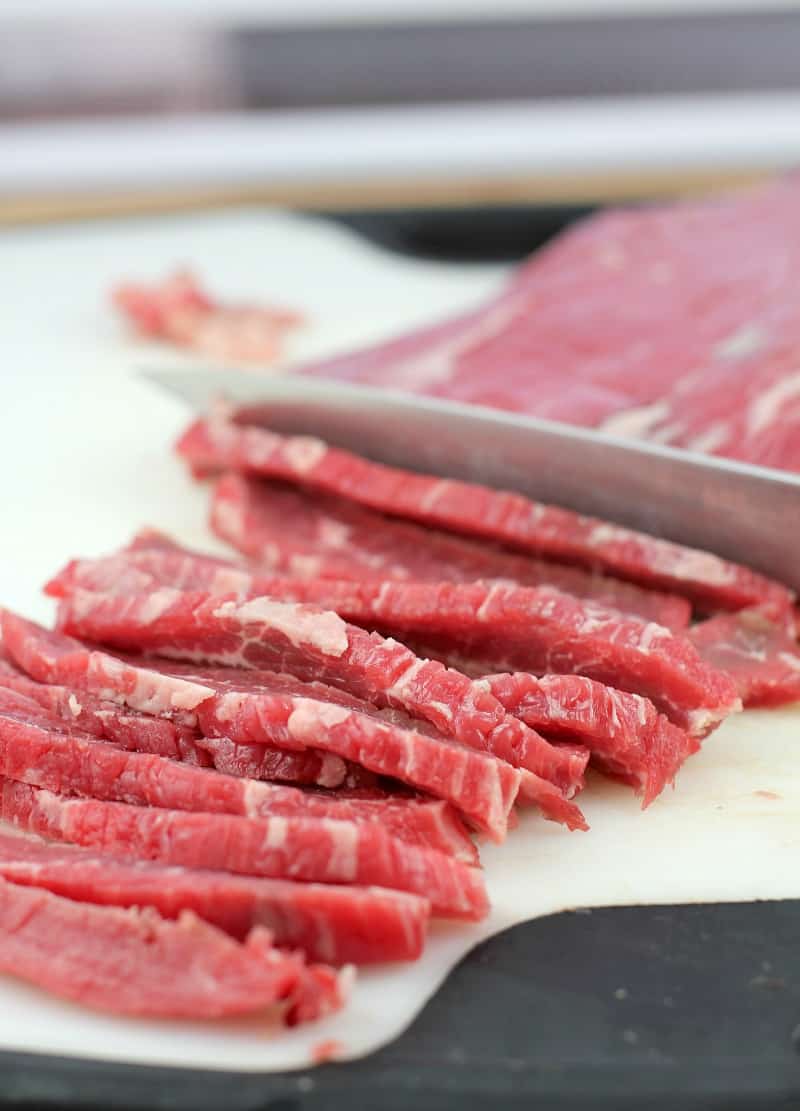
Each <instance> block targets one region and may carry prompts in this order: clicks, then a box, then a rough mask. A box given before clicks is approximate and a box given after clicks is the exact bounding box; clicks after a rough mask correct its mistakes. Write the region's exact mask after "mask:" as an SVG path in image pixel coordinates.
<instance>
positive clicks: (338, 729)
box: [148, 658, 577, 840]
mask: <svg viewBox="0 0 800 1111" xmlns="http://www.w3.org/2000/svg"><path fill="white" fill-rule="evenodd" d="M148 662H149V664H150V666H152V667H158V668H159V669H160V670H163V671H165V672H168V673H172V672H173V669H175V670H176V671H177V673H178V674H179V675H184V674H187V669H186V665H181V664H180V663H174V662H173V661H171V660H160V659H157V658H150V659H149V660H148ZM190 674H193V675H196V676H202V678H203V680H204V681H205V682H206V683H207V684H208V685H209V686H213V687H214V688H215V689H216V691H217V697H216V698H215V699H213V700H211V701H209V702H208V703H206V704H205V705H204V706H202V707H201V708H200V725H201V727H202V728H203V730H204V732H205V734H206V736H205V737H204V738H203V739H201V740H199V741H198V744H200V745H203V746H209V750H210V751H212V752H213V754H214V760H215V766H216V767H220V768H223V767H224V768H226V770H230V771H232V772H233V773H234V774H243V773H242V772H240V771H239V770H238V769H239V768H240V766H241V765H240V761H244V762H245V765H246V766H250V761H252V760H257V759H258V756H257V753H258V748H259V747H260V745H263V744H264V743H270V742H271V743H274V744H277V745H285V746H286V747H288V748H291V747H296V746H298V745H299V746H302V745H305V744H307V743H313V744H316V745H320V744H323V743H324V744H326V745H328V746H330V747H331V748H332V749H333V750H334V751H336V752H339V753H342V754H345V755H347V756H348V757H349V758H350V759H352V760H358V761H359V762H360V763H363V764H364V765H366V766H368V767H370V768H372V769H373V770H375V771H376V772H380V773H381V774H383V775H385V776H389V777H391V778H393V779H395V780H398V781H401V782H403V783H406V784H408V785H409V786H411V787H414V788H416V789H418V790H421V791H425V792H426V793H427V794H429V795H433V796H435V797H437V798H441V799H446V800H447V801H449V802H450V803H451V804H452V805H453V806H455V807H456V808H457V809H458V810H459V811H460V812H461V813H462V814H464V815H465V816H466V817H468V818H469V819H470V821H471V822H472V823H473V824H474V825H476V826H477V827H478V828H479V829H481V830H483V831H484V832H486V833H487V834H488V835H489V836H490V837H492V838H493V839H495V840H500V839H502V838H503V836H504V835H505V832H506V828H507V825H508V819H509V816H510V811H511V806H512V805H513V803H514V800H515V798H516V796H517V794H518V792H519V790H520V786H521V782H524V781H525V780H526V779H527V773H525V775H524V776H522V773H520V772H519V771H518V770H517V769H515V768H513V767H511V765H510V764H507V763H506V762H505V761H502V760H498V759H497V758H495V757H493V756H491V755H488V754H486V753H482V752H477V751H475V750H474V749H471V748H468V747H466V746H464V745H458V744H455V743H453V742H452V740H450V739H448V738H446V737H443V736H440V735H434V736H433V737H431V736H430V735H429V734H427V733H424V732H420V731H419V730H418V729H417V728H416V727H415V726H416V723H415V722H414V721H413V719H407V720H405V721H403V722H401V723H398V722H395V721H389V720H386V719H385V718H384V717H382V712H381V711H378V710H376V709H375V708H374V707H369V711H370V712H364V711H363V710H362V709H361V706H362V705H364V704H363V703H361V700H359V699H354V698H351V697H349V696H346V695H345V696H344V697H342V692H337V691H332V690H330V688H327V687H324V686H323V685H322V684H319V683H302V682H300V681H299V680H296V679H293V678H292V677H290V676H284V675H277V674H274V673H272V672H265V671H257V670H255V671H241V670H239V669H235V668H209V669H203V670H202V671H198V670H197V668H196V667H193V668H192V671H191V672H190ZM317 692H319V694H318V693H317ZM335 695H339V697H338V698H337V697H331V696H335ZM353 703H355V705H354V706H353V705H352V704H353ZM395 713H396V712H393V716H394V714H395ZM398 716H400V717H403V715H398ZM256 770H257V768H256ZM544 790H545V789H544V788H543V787H542V788H540V791H541V792H542V793H543V792H544ZM337 794H338V792H337ZM543 797H547V798H548V799H549V800H551V801H550V802H549V807H550V809H552V811H553V812H554V813H555V814H558V815H562V816H563V817H564V818H565V819H566V818H570V819H571V818H572V817H577V815H575V814H574V808H572V807H570V805H569V804H566V806H565V805H564V800H563V799H562V797H561V795H560V793H559V792H558V790H557V788H555V787H552V788H550V790H549V796H544V794H543Z"/></svg>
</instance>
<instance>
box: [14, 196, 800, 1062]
mask: <svg viewBox="0 0 800 1111" xmlns="http://www.w3.org/2000/svg"><path fill="white" fill-rule="evenodd" d="M177 262H188V263H191V264H195V265H196V266H197V267H198V270H199V272H200V273H201V274H202V275H203V276H208V278H209V280H210V281H211V282H212V283H213V284H214V285H215V286H216V287H218V289H219V290H220V291H221V292H224V293H227V294H228V295H231V296H243V297H244V296H252V297H259V296H261V297H264V298H268V299H269V298H272V299H275V300H279V301H283V302H285V303H286V304H289V305H292V306H297V307H300V308H303V309H305V310H307V311H308V313H309V315H310V317H311V322H310V324H309V327H308V328H307V330H306V332H305V334H304V335H303V336H301V337H298V340H297V342H296V343H295V347H294V351H293V354H294V355H295V357H300V358H305V357H308V356H310V355H312V354H317V353H320V354H321V353H323V352H327V351H331V352H332V351H333V350H334V349H335V348H344V347H347V346H349V345H351V344H353V343H356V342H361V341H362V340H368V339H372V338H378V337H380V336H381V335H384V334H387V333H388V332H391V331H393V330H395V329H400V328H404V327H406V326H408V325H411V324H415V323H421V322H423V321H424V320H426V319H429V318H431V317H434V316H436V315H437V314H442V313H445V312H450V311H456V310H459V309H461V308H464V307H466V306H467V305H469V304H471V303H473V302H475V301H478V300H480V299H481V297H482V296H483V295H485V293H486V292H488V291H489V290H490V289H491V288H493V286H494V285H495V283H496V282H497V280H498V279H499V276H500V273H501V271H500V270H499V269H498V268H493V267H455V266H440V265H436V264H429V263H418V262H413V261H408V260H402V259H395V258H393V257H391V256H389V255H386V254H383V253H381V252H379V251H377V250H375V249H373V248H370V247H367V246H366V245H364V244H362V243H361V242H359V241H358V240H356V239H355V238H353V237H352V236H350V234H349V233H346V232H343V231H340V230H338V229H336V228H332V227H329V226H328V225H326V224H322V223H315V222H312V221H307V220H302V219H300V218H297V217H292V216H288V215H286V214H281V213H271V214H267V215H265V214H258V213H255V212H247V211H243V212H240V213H233V214H226V215H203V216H191V217H187V218H180V219H171V220H158V221H130V222H128V223H114V224H94V225H88V226H81V227H72V228H64V229H44V230H36V231H30V230H23V231H17V232H8V233H5V234H3V235H2V236H0V377H2V384H3V395H2V396H3V404H2V406H0V445H2V446H1V447H0V450H2V453H3V454H2V466H0V494H2V498H0V504H2V508H3V549H2V559H1V560H0V603H5V604H8V605H10V606H13V607H17V608H19V609H20V610H22V611H23V612H24V613H26V614H28V615H30V616H32V617H35V618H40V619H47V618H49V615H50V607H49V604H48V603H47V602H46V601H45V600H44V599H43V598H42V597H41V595H40V593H39V588H40V586H41V584H42V582H43V581H44V580H45V579H46V578H47V576H48V575H49V574H51V573H52V572H53V571H54V570H55V569H56V568H57V567H58V566H59V565H60V564H61V563H62V562H63V561H65V560H66V559H67V558H68V557H70V556H73V555H78V554H81V555H94V554H99V553H101V552H103V551H108V550H111V549H113V548H114V547H116V546H118V545H119V544H120V543H122V542H123V541H125V540H126V539H127V538H128V537H129V536H130V535H131V533H132V532H133V531H134V530H135V529H136V528H138V527H140V526H142V525H144V524H150V525H155V526H157V527H161V528H164V529H166V530H168V531H171V532H173V533H174V534H175V535H176V536H178V537H179V538H180V539H182V540H183V541H185V542H187V543H194V544H197V545H198V546H202V545H206V546H208V547H211V546H213V545H212V541H211V540H210V538H209V536H208V535H207V532H206V529H205V524H204V516H205V507H206V496H205V492H204V491H203V490H202V489H201V488H199V487H197V486H195V485H194V484H192V483H190V482H189V480H188V479H187V478H186V476H185V475H184V473H183V470H182V468H181V467H180V466H179V465H178V463H177V461H176V460H175V459H173V458H172V457H171V455H170V445H171V442H172V441H173V439H174V438H175V436H176V435H177V433H178V431H179V430H180V428H181V427H182V425H183V423H184V421H185V419H186V416H187V414H186V413H185V411H184V410H183V409H182V407H181V405H180V403H178V402H177V401H176V400H173V399H171V398H169V397H166V396H162V395H159V394H158V393H156V392H154V391H153V390H152V388H151V387H148V386H146V385H145V384H143V383H140V382H138V381H136V379H135V378H134V377H133V376H132V373H131V371H132V369H133V368H134V367H135V366H137V365H144V364H149V365H164V363H165V361H166V362H167V363H169V362H173V361H176V357H175V356H172V355H171V354H170V353H168V352H164V351H163V350H161V349H159V348H157V347H152V346H143V345H141V344H138V343H136V342H135V341H131V340H130V339H128V338H127V337H126V336H125V334H124V333H123V332H122V331H121V330H120V329H119V327H118V326H117V324H116V322H115V321H114V320H113V318H112V316H111V314H110V312H109V311H108V309H107V307H106V303H105V295H106V291H107V289H108V287H109V285H110V284H111V283H112V282H113V281H114V280H116V279H117V278H118V277H120V276H128V275H130V276H134V277H158V276H161V275H162V274H164V273H165V272H166V271H168V270H169V269H170V268H171V267H172V266H173V265H174V264H175V263H177ZM180 361H182V362H184V363H187V360H185V359H183V360H180ZM799 747H800V710H783V711H777V712H758V713H757V712H748V713H747V714H743V715H741V716H740V717H738V718H737V719H735V720H732V721H729V722H728V723H727V724H726V725H725V726H724V727H723V728H722V729H720V730H719V731H718V732H717V733H715V734H714V735H713V736H712V737H711V738H710V739H709V741H708V742H707V744H706V746H705V749H704V751H703V752H702V753H701V754H700V755H699V756H696V757H694V758H693V759H692V760H691V761H690V762H689V764H688V766H687V767H686V768H685V769H684V770H683V772H682V773H681V776H680V780H679V784H678V787H677V789H676V790H675V791H674V792H668V794H667V795H666V796H665V797H662V798H661V799H658V800H657V801H656V803H655V804H654V805H653V806H652V807H651V808H650V809H649V810H648V811H647V812H646V813H644V814H643V813H641V812H640V811H639V809H638V807H637V805H636V802H635V800H634V799H633V797H632V796H631V794H630V793H629V792H628V791H627V790H626V789H625V788H622V787H619V786H615V785H612V784H610V783H608V782H605V781H603V780H602V779H599V778H593V779H592V781H591V782H590V785H589V788H588V790H587V791H586V793H585V795H584V796H583V798H582V800H581V802H582V804H583V805H584V809H585V812H586V815H587V818H588V819H589V822H590V824H591V826H592V829H591V831H590V832H589V833H587V834H580V833H573V834H570V833H567V832H566V831H565V830H563V829H561V828H560V827H557V826H555V825H552V824H550V823H546V822H543V821H542V820H540V819H539V818H537V817H536V816H535V815H533V814H529V815H526V816H525V818H524V819H523V820H522V821H521V823H520V825H519V828H518V829H517V830H515V831H514V833H513V834H512V835H511V836H510V838H509V840H508V842H507V844H506V845H505V846H502V847H496V846H485V847H484V848H483V860H484V863H485V865H486V875H487V882H488V886H489V890H490V894H491V897H492V901H493V905H494V909H493V912H492V915H491V917H490V918H489V920H488V921H487V922H485V923H483V924H482V925H481V926H478V927H474V928H464V927H459V926H449V925H446V924H441V923H437V924H436V925H435V927H434V929H433V932H432V936H431V939H430V943H429V945H428V948H427V951H426V953H425V955H424V956H423V958H422V959H421V961H420V962H419V963H418V964H416V965H414V966H411V967H407V966H400V967H396V968H383V969H374V970H371V971H367V972H363V973H362V974H361V975H360V977H359V981H358V984H357V986H356V989H355V992H354V995H353V997H352V1000H351V1002H350V1004H349V1006H348V1007H347V1009H346V1010H345V1011H344V1012H343V1013H342V1014H341V1015H338V1016H335V1017H332V1018H330V1019H328V1020H325V1021H324V1022H321V1023H318V1024H314V1025H311V1026H307V1027H303V1028H300V1029H299V1030H294V1031H283V1030H280V1029H277V1028H275V1027H274V1026H272V1025H271V1024H269V1023H268V1022H266V1021H265V1020H264V1019H263V1018H257V1019H250V1020H242V1021H233V1022H224V1023H207V1024H206V1023H204V1024H199V1023H166V1022H160V1023H153V1022H143V1021H128V1020H121V1019H114V1018H110V1017H107V1016H103V1015H95V1014H92V1013H90V1012H87V1011H84V1010H82V1009H80V1008H78V1007H75V1006H72V1005H69V1004H65V1003H61V1002H58V1001H57V1000H53V999H51V998H49V997H48V996H46V995H45V994H44V993H42V992H40V991H38V990H35V989H32V988H28V987H26V986H24V985H20V984H17V983H15V982H14V981H12V980H9V979H0V1049H17V1050H26V1051H33V1052H52V1053H58V1054H66V1055H70V1056H90V1057H96V1058H106V1059H112V1060H121V1061H131V1062H141V1063H149V1064H158V1065H176V1066H197V1067H203V1068H207V1067H216V1068H225V1069H242V1070H248V1071H254V1072H257V1071H270V1070H279V1069H286V1068H304V1067H306V1066H308V1065H309V1064H310V1063H311V1062H312V1059H313V1053H314V1047H315V1046H318V1045H319V1044H320V1043H321V1042H323V1041H327V1040H328V1039H334V1040H335V1041H336V1042H337V1043H338V1050H337V1056H338V1057H339V1058H340V1059H345V1058H350V1057H357V1056H360V1055H362V1054H365V1053H368V1052H369V1051H371V1050H373V1049H376V1048H377V1047H378V1046H380V1045H382V1044H384V1043H385V1042H387V1041H388V1040H390V1039H391V1038H393V1037H395V1036H396V1035H397V1034H398V1033H399V1032H400V1031H401V1030H402V1029H403V1028H404V1027H405V1026H407V1025H408V1023H409V1022H410V1021H411V1020H412V1019H413V1017H414V1016H415V1015H416V1014H417V1013H418V1012H419V1010H420V1009H421V1007H422V1006H423V1004H424V1003H425V1001H426V999H427V998H428V997H429V996H430V995H431V994H432V993H433V992H434V991H435V990H436V988H437V986H438V985H439V984H440V983H441V981H442V980H443V979H444V977H445V976H446V975H447V972H448V971H449V969H450V968H452V967H453V965H454V964H455V963H456V962H457V961H458V960H459V959H460V958H461V957H462V956H463V955H464V954H465V953H466V952H467V951H468V950H469V949H470V948H472V946H474V945H475V944H476V942H478V941H479V940H481V939H482V938H484V937H487V936H488V935H490V934H492V933H496V932H497V931H499V930H502V929H505V928H506V927H507V926H510V925H512V924H513V923H515V922H519V921H523V920H525V919H528V918H533V917H536V916H539V915H544V914H550V913H553V912H555V911H558V910H562V909H566V908H573V907H586V906H601V905H614V904H634V903H671V902H692V901H720V900H742V899H764V898H785V897H789V896H793V897H800V878H798V870H797V861H798V857H799V855H800V772H799V771H798V766H799V765H800V760H799V759H798V753H797V750H798V748H799ZM531 960H532V961H535V960H536V954H535V953H531ZM624 977H625V970H624V969H620V984H621V985H624ZM475 1006H480V1001H479V1000H475ZM535 1036H536V1031H535V1029H534V1030H531V1037H532V1038H535Z"/></svg>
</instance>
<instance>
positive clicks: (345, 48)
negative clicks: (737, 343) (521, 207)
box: [0, 0, 800, 223]
mask: <svg viewBox="0 0 800 1111" xmlns="http://www.w3.org/2000/svg"><path fill="white" fill-rule="evenodd" d="M799 157H800V4H797V3H790V2H785V3H780V2H772V3H766V4H758V3H753V2H751V3H744V2H736V0H727V2H725V0H671V2H670V0H527V2H525V0H494V2H486V0H194V2H193V0H160V2H155V0H149V2H148V0H139V2H138V3H128V2H125V0H118V2H116V3H114V4H108V3H107V2H105V3H100V2H95V3H89V2H83V3H82V2H80V0H71V2H70V3H65V2H57V0H3V2H2V3H0V219H2V220H4V221H5V222H7V223H14V222H23V221H38V220H43V219H52V218H62V217H64V216H69V215H85V214H90V215H91V214H100V213H109V212H126V211H142V210H145V211H147V210H154V211H155V210H170V209H180V208H186V207H192V206H208V205H210V204H213V205H217V204H230V203H235V202H241V201H253V200H255V201H265V202H277V203H282V204H283V203H288V204H292V205H298V206H307V207H314V208H337V207H338V208H346V209H358V210H364V209H369V208H386V207H398V206H399V207H401V208H408V207H414V206H420V205H423V206H430V205H434V206H435V205H438V206H442V205H444V206H453V205H461V206H463V205H472V206H475V205H478V206H485V205H497V204H501V205H513V204H528V203H531V202H534V203H540V202H548V203H553V202H562V203H569V204H581V203H593V202H595V201H598V200H606V199H609V198H620V197H630V196H640V195H649V194H656V193H658V194H664V193H674V192H683V191H687V190H692V189H697V188H705V187H707V186H709V185H717V184H719V183H723V184H724V183H727V182H729V181H739V180H746V179H748V178H750V177H753V176H757V175H758V174H760V173H763V172H764V171H765V170H770V169H772V168H775V167H780V166H788V165H792V164H794V163H795V162H796V161H797V160H798V158H799Z"/></svg>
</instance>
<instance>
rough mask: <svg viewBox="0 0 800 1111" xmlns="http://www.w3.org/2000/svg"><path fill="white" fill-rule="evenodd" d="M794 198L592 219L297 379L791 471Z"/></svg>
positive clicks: (746, 193) (782, 191) (759, 194)
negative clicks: (457, 404)
mask: <svg viewBox="0 0 800 1111" xmlns="http://www.w3.org/2000/svg"><path fill="white" fill-rule="evenodd" d="M799 196H800V182H799V181H798V178H797V176H796V175H793V176H791V177H785V178H783V179H781V180H779V181H775V182H770V183H767V184H762V185H759V186H757V187H755V188H751V189H748V190H737V191H736V192H733V193H730V194H728V195H722V196H717V197H711V198H708V199H702V200H691V201H682V202H680V203H678V204H670V205H667V206H637V207H636V208H634V209H631V210H629V211H617V212H604V213H601V214H598V215H595V216H593V217H591V218H590V219H589V220H587V221H584V222H582V223H579V224H576V225H573V227H571V228H570V229H569V230H568V231H567V232H566V233H564V234H562V235H561V236H559V237H558V239H556V240H555V241H554V242H552V243H550V244H548V245H547V246H546V247H545V248H544V249H542V250H540V251H538V252H537V253H536V254H535V255H534V256H533V257H532V258H531V259H530V260H529V261H528V262H527V263H526V264H525V265H524V266H522V267H521V268H520V269H519V270H518V271H517V272H516V274H515V275H514V277H513V278H512V280H511V281H510V282H509V283H507V284H506V285H505V287H504V288H503V289H501V290H500V291H499V293H498V295H497V296H496V297H494V298H492V299H491V300H490V301H489V302H488V303H487V304H486V305H485V306H483V307H482V308H480V309H478V310H474V311H472V312H470V313H467V314H465V315H463V316H461V317H459V318H457V319H454V320H450V321H446V322H444V323H439V324H436V325H433V326H432V327H428V328H424V329H422V330H420V331H417V332H415V333H412V334H410V335H406V336H403V337H402V338H400V339H397V340H394V341H392V342H390V343H388V344H381V345H379V346H377V347H372V348H368V349H366V350H364V351H361V352H347V353H345V354H343V355H340V356H337V357H336V358H334V359H332V360H327V361H325V362H322V363H318V364H315V365H314V366H310V367H306V368H301V369H300V371H299V373H303V372H304V371H305V373H309V374H315V375H323V376H326V377H334V378H344V379H349V380H351V381H358V382H372V383H379V384H384V385H386V386H390V387H391V388H393V389H404V390H412V391H418V392H422V393H428V394H433V395H436V396H440V397H449V398H454V399H457V400H460V401H465V402H476V403H480V404H484V405H492V406H497V407H499V408H505V409H511V410H515V411H518V412H525V413H529V414H533V415H537V416H540V417H548V418H551V419H556V420H564V421H568V422H569V423H572V424H585V425H598V424H601V422H603V421H604V420H606V421H607V423H606V425H605V426H606V427H608V428H613V429H614V430H615V431H618V432H620V433H624V434H627V435H631V434H634V435H636V434H640V435H647V434H648V432H650V431H652V430H654V431H655V432H656V433H657V435H658V436H659V438H661V439H664V440H666V441H667V442H670V443H677V444H682V445H685V446H689V447H693V448H695V449H696V450H703V451H714V452H717V453H721V454H729V453H730V454H733V455H735V456H737V457H739V458H746V459H750V460H751V461H754V462H762V463H771V464H773V465H780V466H785V467H789V468H791V469H797V468H798V467H800V435H798V408H797V400H798V397H800V392H799V391H800V379H798V371H797V362H796V357H795V354H794V353H795V352H796V349H797V342H798V319H797V314H796V311H795V287H796V285H797V275H798V273H800V246H798V244H800V201H799V200H798V197H799ZM498 367H502V374H498V373H497V368H498ZM641 406H649V407H650V409H651V411H652V417H651V418H650V419H649V420H648V419H647V412H646V411H642V412H641V413H640V414H637V412H636V408H637V407H641ZM615 413H619V417H617V418H614V417H613V416H612V415H613V414H615ZM609 417H611V421H610V422H609V421H608V420H607V418H609ZM631 417H633V418H634V420H633V421H632V420H631ZM642 418H645V419H642Z"/></svg>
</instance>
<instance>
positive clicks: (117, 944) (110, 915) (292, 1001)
mask: <svg viewBox="0 0 800 1111" xmlns="http://www.w3.org/2000/svg"><path fill="white" fill-rule="evenodd" d="M0 939H1V941H2V943H1V944H0V970H2V971H3V972H6V973H9V974H11V975H13V976H17V977H19V978H20V979H22V980H26V981H28V982H29V983H32V984H36V985H37V986H39V987H42V988H45V989H46V990H47V991H50V992H53V994H54V995H59V996H61V997H62V998H65V999H71V1000H74V1001H75V1002H76V1003H81V1004H83V1005H84V1006H88V1007H93V1008H95V1009H97V1010H102V1011H110V1012H111V1013H112V1014H125V1015H143V1016H150V1017H156V1016H160V1017H165V1018H167V1017H168V1018H192V1019H196V1018H220V1017H222V1016H224V1015H237V1014H246V1013H249V1012H254V1011H260V1010H263V1009H264V1008H266V1007H270V1006H272V1005H274V1004H280V1005H281V1011H282V1012H283V1014H284V1020H285V1021H286V1022H288V1023H294V1022H296V1021H299V1020H307V1019H310V1018H314V1017H317V1015H321V1014H324V1013H329V1012H330V1011H332V1010H336V1009H338V1008H339V1007H340V1006H341V1004H342V1002H343V989H344V988H345V987H346V983H347V980H346V979H340V978H339V977H337V976H336V975H335V974H333V973H331V972H330V970H325V969H319V970H318V969H315V968H314V967H313V966H312V967H310V968H309V967H306V966H305V965H304V963H303V960H302V957H300V956H299V955H296V954H289V953H284V952H281V951H280V950H278V949H275V948H274V946H273V945H272V941H271V938H270V935H269V933H268V931H267V930H263V929H260V928H257V929H255V930H253V931H252V933H250V934H249V935H248V937H247V939H246V940H245V942H244V943H240V942H238V941H235V940H234V939H233V938H231V937H229V936H228V935H227V934H225V933H222V931H221V930H218V929H215V928H214V927H213V926H210V925H208V924H207V923H205V922H202V921H201V920H200V919H199V918H197V917H196V916H195V915H194V914H192V913H191V912H190V911H187V912H185V913H184V914H181V916H180V917H179V918H178V919H177V921H170V920H168V919H164V918H162V917H161V916H160V915H159V914H157V913H156V912H155V911H154V910H152V909H151V908H147V907H146V908H144V909H143V910H139V909H137V908H135V907H131V908H130V909H127V910H125V909H121V908H119V907H101V906H92V905H89V904H86V903H79V902H73V901H72V900H71V899H64V898H61V897H60V896H58V895H53V894H51V893H50V892H49V891H44V890H40V889H37V888H35V887H23V886H20V885H18V884H15V883H8V882H7V881H6V880H5V879H0Z"/></svg>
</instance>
